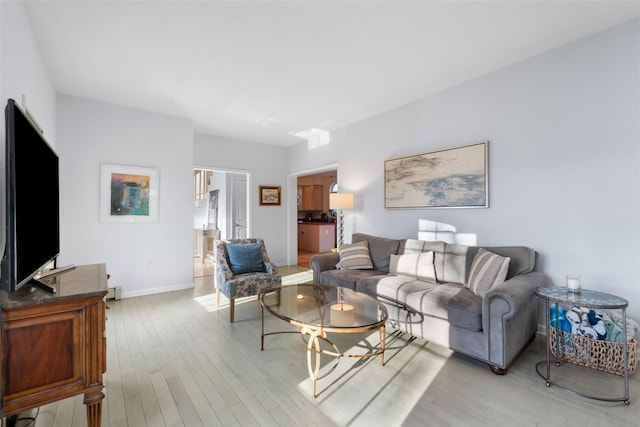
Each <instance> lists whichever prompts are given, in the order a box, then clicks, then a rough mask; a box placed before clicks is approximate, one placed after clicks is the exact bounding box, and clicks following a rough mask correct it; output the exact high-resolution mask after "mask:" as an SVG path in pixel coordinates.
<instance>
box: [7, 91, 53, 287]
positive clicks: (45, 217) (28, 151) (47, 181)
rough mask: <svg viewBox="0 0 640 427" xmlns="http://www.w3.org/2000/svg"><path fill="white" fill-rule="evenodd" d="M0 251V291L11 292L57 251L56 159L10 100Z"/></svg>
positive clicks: (31, 280)
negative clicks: (2, 246) (1, 247)
mask: <svg viewBox="0 0 640 427" xmlns="http://www.w3.org/2000/svg"><path fill="white" fill-rule="evenodd" d="M5 130H6V148H5V175H6V179H5V186H6V189H5V197H6V200H5V203H6V204H5V211H6V218H5V226H6V237H5V239H6V240H5V250H4V256H3V258H2V262H1V268H0V287H1V288H2V289H4V290H6V291H7V292H13V291H16V290H18V289H19V288H21V287H22V286H24V285H25V284H27V283H29V282H31V283H34V284H38V283H36V282H35V281H34V276H35V275H36V274H38V273H39V272H40V270H41V269H42V268H43V267H45V266H46V265H48V264H50V263H51V262H52V261H54V260H55V259H56V257H57V256H58V254H59V253H60V210H59V209H60V202H59V176H58V156H57V155H56V153H55V152H54V151H53V149H52V148H51V146H50V145H49V143H48V142H47V141H46V140H45V139H44V136H43V135H42V133H41V132H40V131H39V130H38V129H37V128H36V127H35V126H34V125H33V124H32V122H31V121H30V120H29V119H28V118H27V115H26V114H25V113H24V112H23V111H22V110H21V109H20V108H19V107H18V105H17V104H16V103H15V101H14V100H13V99H9V100H8V101H7V106H6V107H5Z"/></svg>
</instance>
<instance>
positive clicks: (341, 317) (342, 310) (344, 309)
mask: <svg viewBox="0 0 640 427" xmlns="http://www.w3.org/2000/svg"><path fill="white" fill-rule="evenodd" d="M330 313H331V324H332V325H335V326H350V325H352V324H353V306H352V305H351V304H340V303H338V304H333V305H332V306H331V311H330Z"/></svg>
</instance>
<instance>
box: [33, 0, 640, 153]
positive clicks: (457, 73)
mask: <svg viewBox="0 0 640 427" xmlns="http://www.w3.org/2000/svg"><path fill="white" fill-rule="evenodd" d="M25 7H26V10H27V13H28V17H29V19H30V22H31V25H32V27H33V31H34V34H35V37H36V39H37V43H38V45H39V46H40V49H41V51H42V54H43V57H44V61H45V64H46V67H47V69H48V71H49V73H50V75H51V78H52V80H53V84H54V86H55V88H56V90H57V92H58V93H62V94H67V95H73V96H78V97H83V98H88V99H93V100H97V101H103V102H108V103H113V104H118V105H123V106H128V107H134V108H140V109H144V110H149V111H154V112H159V113H166V114H171V115H175V116H180V117H186V118H190V119H192V120H193V122H194V127H195V129H196V131H199V132H203V133H209V134H214V135H220V136H223V137H229V138H233V139H239V140H247V141H254V142H260V143H266V144H273V145H280V146H288V145H292V144H295V143H298V142H301V141H303V140H302V139H300V138H298V137H295V136H292V133H295V132H299V131H303V130H306V129H309V128H321V129H326V130H329V131H331V130H335V129H339V128H341V127H344V126H346V125H349V124H351V123H354V122H357V121H359V120H362V119H365V118H367V117H371V116H373V115H375V114H378V113H381V112H383V111H386V110H389V109H391V108H394V107H398V106H400V105H403V104H406V103H408V102H411V101H413V100H416V99H419V98H422V97H424V96H426V95H429V94H432V93H435V92H438V91H441V90H443V89H445V88H448V87H452V86H454V85H457V84H460V83H462V82H465V81H468V80H470V79H473V78H476V77H479V76H481V75H484V74H487V73H489V72H491V71H493V70H496V69H499V68H502V67H505V66H507V65H509V64H513V63H515V62H518V61H521V60H523V59H525V58H528V57H531V56H534V55H537V54H539V53H542V52H545V51H547V50H550V49H553V48H555V47H558V46H561V45H564V44H566V43H569V42H571V41H574V40H577V39H579V38H582V37H585V36H587V35H589V34H592V33H595V32H598V31H601V30H603V29H605V28H608V27H611V26H614V25H617V24H619V23H622V22H624V21H627V20H630V19H633V18H635V17H637V16H639V15H640V13H639V12H640V2H638V1H611V0H609V1H576V0H572V1H564V2H556V1H534V2H531V1H520V0H518V1H479V0H475V1H409V2H403V1H378V2H368V1H355V0H354V1H334V2H327V1H199V2H196V1H185V0H180V1H160V0H146V1H126V0H124V1H115V0H110V1H96V0H76V1H60V0H55V1H51V0H50V1H33V0H25Z"/></svg>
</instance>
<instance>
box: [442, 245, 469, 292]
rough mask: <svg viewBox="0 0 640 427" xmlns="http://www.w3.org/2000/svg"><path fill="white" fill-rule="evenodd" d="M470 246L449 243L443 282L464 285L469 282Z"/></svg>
mask: <svg viewBox="0 0 640 427" xmlns="http://www.w3.org/2000/svg"><path fill="white" fill-rule="evenodd" d="M468 250H469V246H465V245H455V244H447V246H446V247H445V249H444V268H443V270H444V273H443V275H442V276H439V277H438V280H439V281H441V282H447V283H456V284H458V285H464V284H465V283H467V252H468Z"/></svg>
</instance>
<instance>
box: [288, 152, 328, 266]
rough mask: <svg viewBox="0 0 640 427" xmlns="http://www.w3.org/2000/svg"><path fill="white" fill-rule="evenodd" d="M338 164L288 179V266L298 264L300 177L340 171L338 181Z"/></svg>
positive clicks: (292, 175) (323, 166) (306, 170)
mask: <svg viewBox="0 0 640 427" xmlns="http://www.w3.org/2000/svg"><path fill="white" fill-rule="evenodd" d="M338 166H339V164H338V163H329V164H326V165H322V166H318V167H315V168H312V169H305V170H301V171H297V172H291V173H290V174H289V176H288V177H287V237H288V244H287V264H288V265H296V264H298V200H297V198H298V177H299V176H303V175H312V174H314V173H320V172H328V171H331V170H336V171H338V172H337V174H338V179H339V177H340V170H339V169H340V168H339V167H338Z"/></svg>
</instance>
